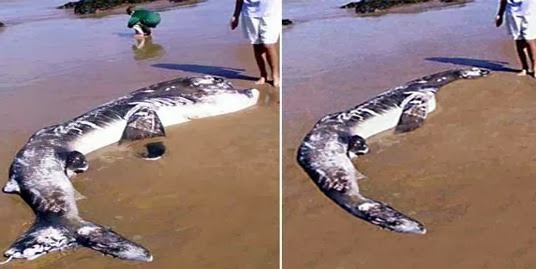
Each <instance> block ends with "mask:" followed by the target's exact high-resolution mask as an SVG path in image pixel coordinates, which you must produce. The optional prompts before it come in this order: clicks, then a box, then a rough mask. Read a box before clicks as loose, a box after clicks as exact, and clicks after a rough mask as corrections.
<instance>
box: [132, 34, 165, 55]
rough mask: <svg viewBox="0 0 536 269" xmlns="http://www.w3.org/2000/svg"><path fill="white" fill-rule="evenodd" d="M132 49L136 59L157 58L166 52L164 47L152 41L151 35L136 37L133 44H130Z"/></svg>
mask: <svg viewBox="0 0 536 269" xmlns="http://www.w3.org/2000/svg"><path fill="white" fill-rule="evenodd" d="M132 51H133V52H134V59H135V60H137V61H141V60H147V59H151V58H159V57H162V56H163V55H164V54H165V53H166V51H165V50H164V47H162V46H161V45H159V44H156V43H154V42H153V39H152V38H151V37H147V38H136V39H135V44H133V45H132Z"/></svg>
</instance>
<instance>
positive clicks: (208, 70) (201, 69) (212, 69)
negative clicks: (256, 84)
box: [153, 63, 258, 81]
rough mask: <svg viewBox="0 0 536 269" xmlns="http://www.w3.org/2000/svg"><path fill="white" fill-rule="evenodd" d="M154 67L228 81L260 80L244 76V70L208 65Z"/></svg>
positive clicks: (161, 65)
mask: <svg viewBox="0 0 536 269" xmlns="http://www.w3.org/2000/svg"><path fill="white" fill-rule="evenodd" d="M153 66H154V67H157V68H165V69H173V70H181V71H185V72H191V73H200V74H205V75H211V76H216V77H224V78H227V79H242V80H252V81H255V80H257V79H258V78H256V77H251V76H247V75H242V72H244V71H245V70H244V69H237V68H229V67H221V66H208V65H198V64H166V63H162V64H154V65H153Z"/></svg>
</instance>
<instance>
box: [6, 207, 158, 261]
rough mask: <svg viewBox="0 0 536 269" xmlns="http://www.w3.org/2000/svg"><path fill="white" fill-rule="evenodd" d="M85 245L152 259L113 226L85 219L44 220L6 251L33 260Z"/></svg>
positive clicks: (123, 256) (117, 255) (10, 255)
mask: <svg viewBox="0 0 536 269" xmlns="http://www.w3.org/2000/svg"><path fill="white" fill-rule="evenodd" d="M77 246H83V247H87V248H91V249H93V250H96V251H99V252H101V253H103V254H105V255H110V256H113V257H115V258H119V259H124V260H133V261H144V262H150V261H152V260H153V257H152V256H151V254H150V253H149V251H148V250H147V249H145V248H144V247H142V246H141V245H139V244H136V243H134V242H132V241H130V240H128V239H126V238H124V237H123V236H121V235H119V234H117V233H116V232H114V231H112V230H111V229H109V228H105V227H103V226H100V225H98V224H95V223H91V222H88V221H84V220H67V219H65V218H61V219H54V220H47V221H45V220H43V219H41V218H38V219H37V221H36V222H35V223H34V225H33V226H32V227H31V228H30V229H29V230H28V231H27V232H25V233H24V234H22V235H21V236H20V237H19V238H18V239H17V240H16V241H15V242H14V243H13V244H12V245H11V247H10V248H9V249H8V250H7V251H6V252H5V253H4V256H5V257H7V258H8V260H11V259H27V260H33V259H36V258H38V257H39V256H41V255H44V254H46V253H48V252H52V251H59V250H64V249H68V248H73V247H77Z"/></svg>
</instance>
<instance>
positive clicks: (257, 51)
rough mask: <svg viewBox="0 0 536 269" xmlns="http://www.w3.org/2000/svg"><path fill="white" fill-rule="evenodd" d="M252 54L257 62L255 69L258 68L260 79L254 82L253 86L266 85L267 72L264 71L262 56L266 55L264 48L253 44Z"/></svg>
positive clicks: (264, 65)
mask: <svg viewBox="0 0 536 269" xmlns="http://www.w3.org/2000/svg"><path fill="white" fill-rule="evenodd" d="M253 53H254V54H255V61H256V62H257V67H259V72H260V78H259V80H257V81H256V82H255V84H264V83H266V80H267V77H268V72H267V71H266V64H265V63H264V57H263V55H264V54H265V53H266V48H265V47H264V45H263V44H253Z"/></svg>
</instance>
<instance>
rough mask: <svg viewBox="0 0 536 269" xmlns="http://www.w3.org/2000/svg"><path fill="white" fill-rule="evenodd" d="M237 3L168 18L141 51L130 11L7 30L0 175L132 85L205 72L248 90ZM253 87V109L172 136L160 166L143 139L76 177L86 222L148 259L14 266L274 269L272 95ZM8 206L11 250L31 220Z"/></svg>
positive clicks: (5, 226)
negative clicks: (48, 130) (47, 137)
mask: <svg viewBox="0 0 536 269" xmlns="http://www.w3.org/2000/svg"><path fill="white" fill-rule="evenodd" d="M231 2H232V1H207V2H205V3H203V4H200V5H198V6H194V7H185V8H177V9H173V10H169V11H166V12H162V13H161V16H162V24H161V25H160V26H159V27H158V28H157V29H156V30H155V36H154V37H153V39H152V41H150V42H147V43H146V44H145V46H144V47H143V48H141V49H137V48H135V47H133V46H134V45H136V43H135V41H134V40H133V39H132V35H131V30H129V29H128V28H126V26H125V25H126V22H127V20H128V17H127V16H126V15H115V16H107V17H103V18H98V19H97V18H88V19H73V18H70V17H59V18H48V19H46V20H39V21H33V22H26V23H20V24H15V25H10V26H9V27H8V28H7V29H6V30H5V31H3V32H2V33H0V81H2V82H1V84H0V107H1V108H2V109H1V110H0V122H1V123H2V124H1V125H0V138H1V139H0V143H1V144H0V174H2V175H4V176H5V179H7V174H8V167H9V164H10V163H11V161H12V158H13V156H14V154H15V153H16V152H17V150H18V149H19V148H20V147H22V145H23V144H24V143H25V141H26V140H27V139H28V137H29V136H30V135H31V134H32V133H33V132H35V131H36V130H38V129H40V128H42V127H45V126H48V125H51V124H56V123H59V122H63V121H65V120H69V119H71V118H73V117H75V116H77V115H79V114H82V113H84V112H86V111H88V110H90V109H91V108H93V107H95V106H98V105H101V104H103V103H105V102H107V101H110V100H111V99H113V98H116V97H119V96H122V95H124V94H126V93H128V92H130V91H132V90H135V89H138V88H141V87H145V86H148V85H150V84H153V83H156V82H159V81H164V80H168V79H172V78H176V77H179V76H189V75H203V74H208V75H218V76H222V77H225V78H228V79H230V80H231V81H232V82H233V84H234V85H235V86H236V87H238V88H247V87H251V86H252V82H251V80H252V79H254V77H255V76H256V71H255V70H256V67H255V63H254V59H253V57H252V53H251V51H250V46H249V45H248V44H247V41H245V40H244V39H242V36H241V33H240V32H230V31H229V30H228V29H227V23H228V17H227V14H230V13H231V12H232V11H231V9H232V8H231V7H230V6H231V4H230V3H231ZM222 10H229V12H228V13H227V12H222ZM54 30H57V31H56V32H54ZM259 89H260V91H261V98H260V100H259V103H258V105H257V106H255V107H253V108H250V109H248V110H245V111H242V112H238V113H234V114H230V115H225V116H221V117H214V118H207V119H201V120H196V121H192V122H189V123H186V124H182V125H177V126H172V127H171V128H169V130H167V138H166V139H165V143H166V144H167V147H168V151H167V152H168V155H167V156H165V157H164V158H163V159H161V160H159V161H154V162H151V161H143V160H141V159H138V158H137V157H136V153H137V150H138V148H139V147H140V146H141V144H134V145H132V147H119V146H110V147H107V148H104V149H102V150H99V151H96V152H94V153H91V154H90V155H89V160H90V169H89V170H88V171H87V172H86V173H84V174H82V175H80V176H78V177H76V178H75V179H74V180H73V182H74V185H75V187H76V188H77V189H78V190H79V191H80V192H81V193H82V194H83V195H85V196H86V197H87V199H85V200H82V201H80V202H79V204H78V205H79V208H80V211H81V216H82V217H83V218H86V219H88V220H92V221H95V222H97V223H99V224H102V225H106V226H110V227H112V228H113V229H114V230H116V231H117V232H119V233H121V234H123V235H125V236H126V237H128V238H130V239H133V240H135V241H137V242H139V243H141V244H142V245H144V246H145V247H147V248H148V249H150V250H151V251H152V254H153V255H154V257H155V260H154V261H153V262H152V263H150V264H138V263H129V262H124V261H119V260H115V259H112V258H110V257H103V256H101V255H99V254H98V253H96V252H94V251H91V250H86V249H79V250H77V251H67V252H65V253H61V254H49V255H46V256H44V257H41V258H39V259H37V260H35V261H31V262H12V263H10V264H9V265H8V266H7V268H72V266H73V264H75V263H76V265H77V266H82V267H83V268H125V267H129V268H130V267H143V268H172V267H175V266H177V265H181V267H184V268H244V267H245V268H277V266H278V214H279V213H278V193H279V191H278V185H279V183H278V182H279V181H278V156H279V151H278V144H279V141H278V136H279V135H278V134H279V127H278V126H279V124H278V118H279V102H278V91H277V90H275V89H273V88H270V87H267V86H266V87H260V88H259ZM0 210H1V214H0V220H1V224H0V229H1V230H2V231H4V232H3V235H2V236H1V237H0V249H7V247H8V246H9V245H10V244H11V243H12V241H13V240H14V239H15V238H16V237H17V236H18V235H19V234H20V233H21V232H23V231H24V230H26V229H27V228H28V227H29V225H31V222H32V221H33V216H32V215H33V214H32V212H31V211H30V209H29V208H28V207H27V206H26V205H25V204H24V203H23V201H22V200H21V199H20V198H18V197H16V196H10V195H0Z"/></svg>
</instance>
